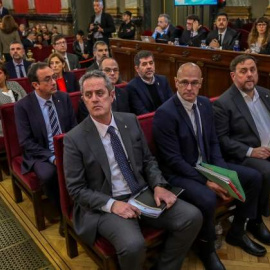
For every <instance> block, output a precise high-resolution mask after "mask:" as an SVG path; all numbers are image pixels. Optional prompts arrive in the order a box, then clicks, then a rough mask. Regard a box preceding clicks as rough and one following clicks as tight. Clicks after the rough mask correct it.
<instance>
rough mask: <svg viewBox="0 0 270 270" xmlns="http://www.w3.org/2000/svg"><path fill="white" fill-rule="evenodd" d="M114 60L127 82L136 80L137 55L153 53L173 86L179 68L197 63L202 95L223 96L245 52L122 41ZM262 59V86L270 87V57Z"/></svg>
mask: <svg viewBox="0 0 270 270" xmlns="http://www.w3.org/2000/svg"><path fill="white" fill-rule="evenodd" d="M110 45H111V50H112V54H113V56H114V58H115V59H116V60H117V62H118V63H119V67H120V72H121V76H122V78H123V79H124V80H125V81H129V80H131V79H132V78H133V77H134V75H135V74H134V60H133V59H134V55H135V54H136V53H137V52H138V51H140V50H149V51H151V52H153V54H154V57H155V64H156V73H158V74H162V75H165V76H166V77H167V78H168V80H169V82H170V85H171V87H172V89H175V87H174V77H175V76H176V72H177V69H178V67H179V66H180V65H181V64H183V63H186V62H194V63H196V64H197V65H199V66H200V68H201V69H202V74H203V79H204V81H203V85H202V88H201V92H200V93H201V95H205V96H208V97H213V96H219V95H220V94H221V93H223V92H224V91H225V90H226V89H227V88H228V87H229V86H230V85H231V83H232V81H231V78H230V70H229V66H230V62H231V61H232V59H234V58H235V57H236V56H237V55H239V54H241V52H234V51H220V50H202V49H200V48H194V47H176V46H172V45H167V44H157V43H145V42H141V41H136V40H133V41H130V40H121V39H111V40H110ZM256 58H257V60H258V70H259V71H258V72H259V85H261V86H264V87H266V88H270V77H269V71H270V68H269V67H270V56H268V55H256Z"/></svg>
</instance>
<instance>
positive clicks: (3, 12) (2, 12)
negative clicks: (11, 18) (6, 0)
mask: <svg viewBox="0 0 270 270" xmlns="http://www.w3.org/2000/svg"><path fill="white" fill-rule="evenodd" d="M8 14H9V11H8V9H7V8H5V7H3V2H2V0H0V19H1V18H3V17H4V16H6V15H8Z"/></svg>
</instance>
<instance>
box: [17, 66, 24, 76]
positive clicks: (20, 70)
mask: <svg viewBox="0 0 270 270" xmlns="http://www.w3.org/2000/svg"><path fill="white" fill-rule="evenodd" d="M17 66H18V67H19V73H20V78H23V77H25V76H24V74H23V70H22V66H23V65H17Z"/></svg>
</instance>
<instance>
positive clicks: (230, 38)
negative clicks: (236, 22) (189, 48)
mask: <svg viewBox="0 0 270 270" xmlns="http://www.w3.org/2000/svg"><path fill="white" fill-rule="evenodd" d="M213 39H217V40H218V30H212V31H210V32H209V33H208V35H207V39H206V44H207V45H209V43H210V42H211V41H212V40H213ZM235 40H239V33H238V32H237V31H235V30H234V29H232V28H229V27H227V31H226V34H225V36H224V39H223V43H222V50H232V49H233V46H234V42H235Z"/></svg>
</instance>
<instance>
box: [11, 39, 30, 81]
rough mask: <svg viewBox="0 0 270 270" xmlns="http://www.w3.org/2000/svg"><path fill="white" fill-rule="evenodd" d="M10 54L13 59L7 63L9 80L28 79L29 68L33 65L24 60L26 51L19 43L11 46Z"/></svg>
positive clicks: (13, 43)
mask: <svg viewBox="0 0 270 270" xmlns="http://www.w3.org/2000/svg"><path fill="white" fill-rule="evenodd" d="M9 53H10V56H11V58H12V60H11V61H8V62H7V63H6V69H7V72H8V75H9V78H11V79H12V78H23V77H26V75H27V71H28V68H29V67H30V65H31V64H32V63H31V62H29V61H26V60H24V57H25V51H24V48H23V45H22V44H21V43H19V42H12V43H11V44H10V46H9Z"/></svg>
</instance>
